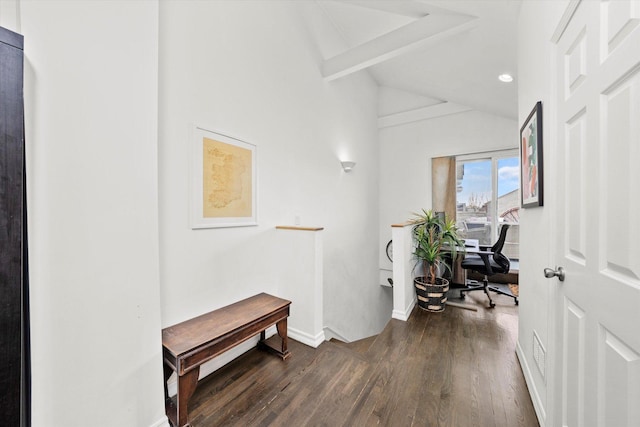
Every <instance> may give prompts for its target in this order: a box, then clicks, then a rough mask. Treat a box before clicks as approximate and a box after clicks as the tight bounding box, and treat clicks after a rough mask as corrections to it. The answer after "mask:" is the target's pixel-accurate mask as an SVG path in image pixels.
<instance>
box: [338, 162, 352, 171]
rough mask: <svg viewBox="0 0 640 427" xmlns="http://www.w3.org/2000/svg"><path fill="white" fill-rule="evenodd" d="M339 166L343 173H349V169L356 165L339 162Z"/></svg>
mask: <svg viewBox="0 0 640 427" xmlns="http://www.w3.org/2000/svg"><path fill="white" fill-rule="evenodd" d="M340 164H341V165H342V169H343V170H344V171H345V172H351V169H353V167H354V166H355V165H356V162H340Z"/></svg>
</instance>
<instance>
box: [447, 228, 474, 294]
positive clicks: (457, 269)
mask: <svg viewBox="0 0 640 427" xmlns="http://www.w3.org/2000/svg"><path fill="white" fill-rule="evenodd" d="M463 241H464V249H465V251H467V252H477V251H479V250H480V241H479V240H478V239H464V240H463ZM457 250H458V251H462V248H457ZM463 259H464V255H463V254H461V253H460V254H458V256H456V259H455V262H452V263H451V285H460V286H467V270H465V269H464V268H462V260H463Z"/></svg>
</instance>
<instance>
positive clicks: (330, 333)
mask: <svg viewBox="0 0 640 427" xmlns="http://www.w3.org/2000/svg"><path fill="white" fill-rule="evenodd" d="M324 337H325V341H331V340H332V339H334V338H335V339H337V340H339V341H342V342H351V340H350V339H349V338H347V337H345V336H344V335H342V334H341V333H340V332H336V331H335V330H333V329H331V328H330V327H328V326H325V327H324Z"/></svg>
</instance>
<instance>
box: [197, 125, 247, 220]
mask: <svg viewBox="0 0 640 427" xmlns="http://www.w3.org/2000/svg"><path fill="white" fill-rule="evenodd" d="M251 156H252V152H251V150H248V149H245V148H242V147H238V146H236V145H231V144H226V143H224V142H220V141H216V140H214V139H210V138H206V137H203V139H202V216H203V217H204V218H225V217H251V216H252V212H253V206H252V182H253V180H252V178H253V177H252V166H251Z"/></svg>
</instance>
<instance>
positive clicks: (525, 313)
mask: <svg viewBox="0 0 640 427" xmlns="http://www.w3.org/2000/svg"><path fill="white" fill-rule="evenodd" d="M567 3H568V1H566V0H563V1H554V2H548V1H536V2H526V1H525V2H522V9H521V11H520V19H519V23H518V81H519V84H518V116H519V122H520V123H523V122H524V121H525V119H526V118H527V116H528V115H529V113H530V112H531V110H532V109H533V107H534V105H535V103H536V102H537V101H542V103H543V108H542V111H543V120H542V122H543V125H544V128H543V144H544V147H545V149H544V150H543V154H544V159H543V164H544V165H545V169H544V174H545V176H544V182H545V186H544V207H542V208H534V209H521V210H520V309H519V327H518V349H517V350H518V356H519V357H520V362H521V365H522V367H523V371H524V374H525V378H526V379H527V384H528V386H529V391H530V393H531V396H532V399H533V403H534V406H535V407H536V411H537V413H538V418H539V420H540V424H541V425H542V426H544V425H549V426H550V425H557V424H554V423H553V420H552V419H551V420H549V419H548V416H550V415H551V413H550V412H551V411H552V409H553V405H554V404H555V402H554V400H553V399H554V398H553V396H552V395H551V393H550V392H551V386H552V384H553V381H552V380H551V379H550V378H548V376H549V375H550V372H551V371H552V369H551V366H550V364H549V363H550V362H551V361H552V360H553V358H554V350H555V349H554V348H553V342H552V338H553V333H554V332H553V328H554V325H555V324H554V323H553V321H551V320H550V319H551V318H552V317H553V315H554V310H553V304H554V301H552V299H551V296H552V295H553V292H552V287H554V286H558V285H557V281H554V280H547V279H545V278H544V276H543V274H542V271H543V270H544V268H545V267H553V265H551V262H552V258H551V252H552V250H553V248H552V247H551V244H552V242H553V239H541V238H540V236H546V235H552V234H551V232H552V231H553V229H552V221H553V207H554V202H555V193H554V188H553V185H552V184H551V183H553V182H554V180H555V179H554V176H553V168H552V167H550V166H551V164H552V161H553V159H552V158H551V156H550V153H551V152H552V149H551V146H552V144H553V143H554V135H553V133H552V132H551V129H552V126H553V125H554V124H553V122H552V121H551V120H550V118H551V115H550V113H549V112H550V111H551V110H552V109H553V108H554V106H553V102H552V89H553V88H552V75H551V71H552V67H551V66H550V65H549V64H552V61H554V57H553V54H552V53H553V50H552V43H551V36H552V34H553V32H554V30H555V28H556V26H557V24H558V22H559V20H560V17H561V16H562V13H563V12H564V9H565V7H566V5H567ZM534 332H535V333H536V334H537V335H538V336H539V337H540V340H541V343H542V345H543V346H544V347H545V349H546V360H547V367H546V371H547V374H546V375H547V378H546V379H544V378H543V377H542V375H541V373H540V372H539V371H538V369H537V368H536V366H535V362H534V359H533V334H534ZM557 423H559V421H557Z"/></svg>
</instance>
